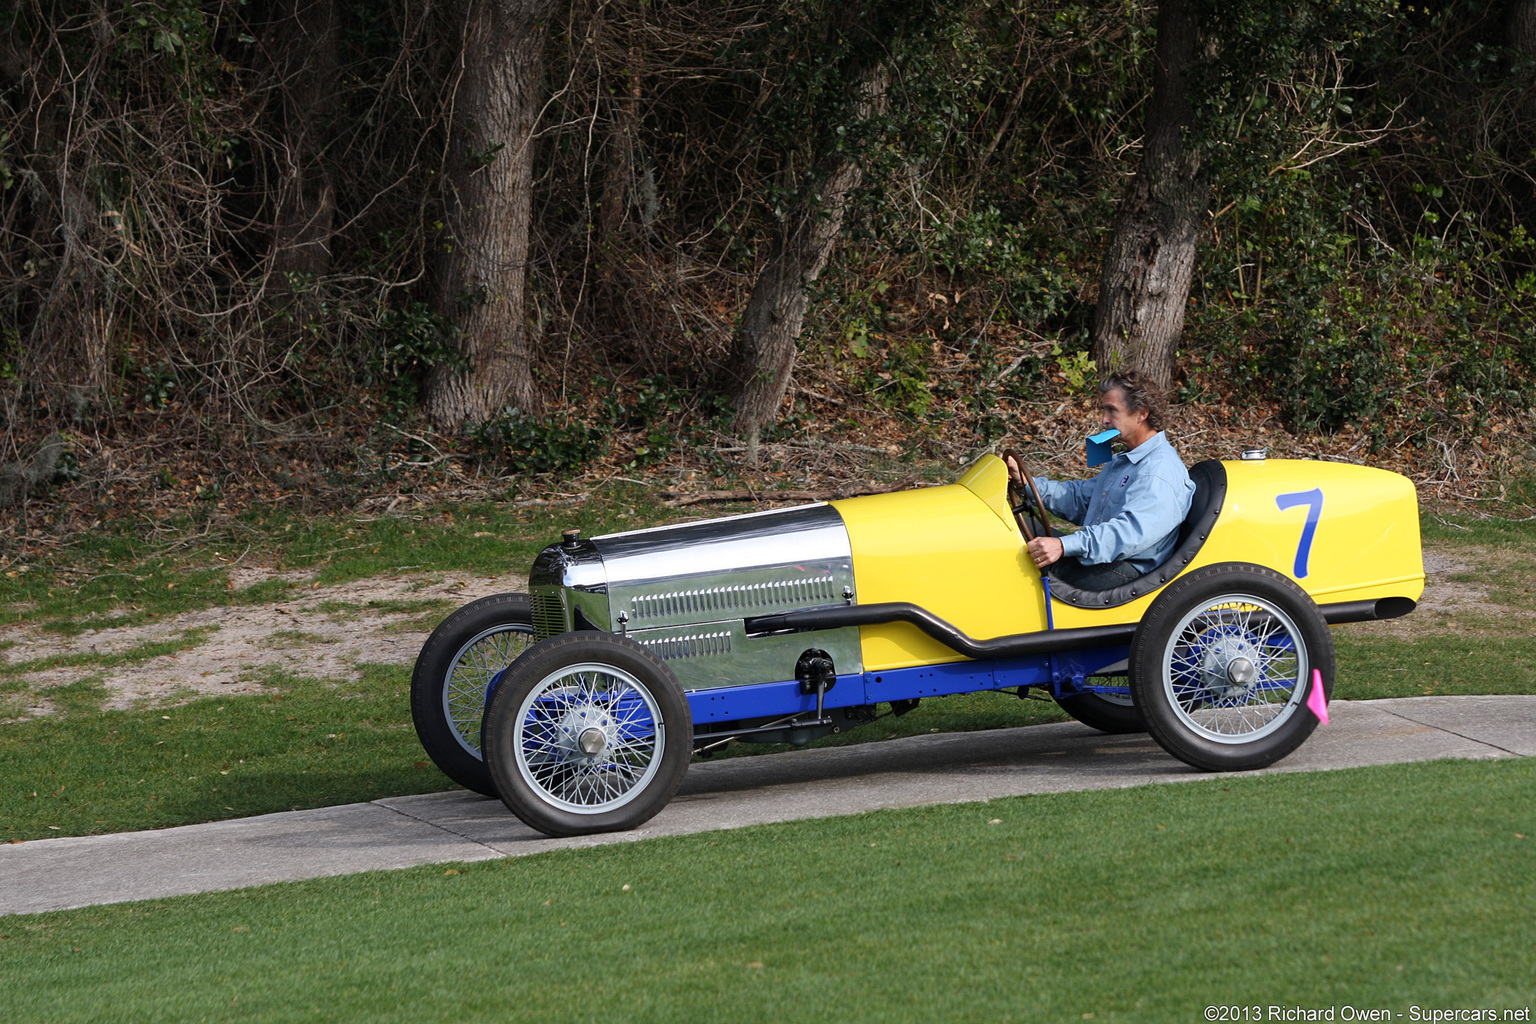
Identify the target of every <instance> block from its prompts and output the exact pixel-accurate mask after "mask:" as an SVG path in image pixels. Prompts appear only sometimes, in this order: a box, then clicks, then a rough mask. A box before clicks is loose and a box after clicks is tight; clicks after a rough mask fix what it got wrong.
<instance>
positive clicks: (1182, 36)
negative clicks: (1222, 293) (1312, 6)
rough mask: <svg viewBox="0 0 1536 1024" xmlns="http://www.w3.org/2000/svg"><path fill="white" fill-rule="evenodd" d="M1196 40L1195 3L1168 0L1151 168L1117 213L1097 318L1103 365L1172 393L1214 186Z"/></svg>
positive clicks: (1162, 20)
mask: <svg viewBox="0 0 1536 1024" xmlns="http://www.w3.org/2000/svg"><path fill="white" fill-rule="evenodd" d="M1196 39H1197V25H1196V21H1195V12H1194V5H1193V3H1192V2H1191V0H1164V2H1163V3H1162V5H1161V6H1160V7H1159V8H1158V12H1157V51H1156V60H1157V66H1156V70H1155V72H1154V74H1153V79H1152V101H1151V104H1150V105H1149V107H1148V109H1147V125H1146V131H1145V133H1144V136H1143V139H1142V151H1141V165H1140V166H1139V167H1138V168H1137V170H1136V176H1135V177H1134V178H1132V179H1131V181H1130V184H1129V185H1127V186H1126V190H1125V195H1124V196H1123V197H1122V199H1121V201H1120V210H1119V212H1118V213H1117V214H1116V216H1115V223H1114V228H1113V229H1112V231H1111V234H1110V239H1109V245H1108V248H1107V250H1106V252H1105V254H1104V271H1103V274H1102V276H1101V277H1100V280H1099V304H1098V308H1097V309H1095V310H1094V315H1093V357H1094V360H1095V361H1096V362H1097V363H1098V366H1099V369H1101V370H1103V371H1105V372H1109V371H1113V370H1139V371H1141V372H1143V373H1147V374H1150V375H1151V376H1152V377H1153V378H1154V379H1155V380H1157V381H1158V383H1159V384H1161V385H1162V386H1163V387H1164V388H1165V389H1166V388H1167V387H1168V386H1169V385H1170V384H1171V383H1172V381H1173V370H1174V352H1175V351H1176V349H1177V348H1178V343H1179V335H1180V334H1181V333H1182V332H1183V330H1184V306H1185V303H1186V302H1187V300H1188V298H1189V285H1190V281H1191V279H1192V277H1193V275H1194V269H1195V243H1196V242H1197V240H1198V239H1199V235H1200V231H1201V229H1202V227H1203V222H1204V219H1205V215H1206V212H1207V209H1206V208H1207V200H1208V197H1209V191H1210V188H1209V183H1208V181H1207V179H1206V175H1205V172H1204V169H1203V167H1202V165H1201V160H1200V155H1199V154H1198V153H1196V152H1192V151H1191V150H1189V149H1188V148H1187V147H1186V145H1185V139H1184V134H1185V132H1186V131H1187V130H1188V129H1189V127H1190V126H1191V122H1192V120H1193V112H1192V111H1191V109H1190V105H1189V84H1188V81H1187V78H1186V75H1187V72H1188V69H1189V65H1190V63H1191V62H1192V61H1193V59H1194V56H1195V46H1196Z"/></svg>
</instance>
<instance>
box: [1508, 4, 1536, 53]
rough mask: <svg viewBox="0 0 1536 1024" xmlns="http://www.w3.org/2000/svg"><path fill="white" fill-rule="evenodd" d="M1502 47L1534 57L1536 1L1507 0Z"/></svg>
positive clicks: (1535, 51) (1535, 47)
mask: <svg viewBox="0 0 1536 1024" xmlns="http://www.w3.org/2000/svg"><path fill="white" fill-rule="evenodd" d="M1504 45H1506V46H1508V47H1509V48H1510V49H1511V50H1516V51H1518V52H1520V53H1523V54H1525V55H1526V56H1527V57H1533V56H1536V0H1509V3H1508V4H1507V5H1506V6H1505V8H1504Z"/></svg>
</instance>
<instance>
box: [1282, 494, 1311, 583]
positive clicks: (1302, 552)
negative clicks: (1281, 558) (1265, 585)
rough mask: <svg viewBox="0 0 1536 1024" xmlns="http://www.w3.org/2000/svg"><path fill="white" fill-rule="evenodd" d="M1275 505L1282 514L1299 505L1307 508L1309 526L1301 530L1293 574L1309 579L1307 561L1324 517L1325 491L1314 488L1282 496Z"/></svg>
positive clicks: (1300, 578)
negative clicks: (1313, 539) (1319, 523)
mask: <svg viewBox="0 0 1536 1024" xmlns="http://www.w3.org/2000/svg"><path fill="white" fill-rule="evenodd" d="M1275 504H1276V505H1278V506H1280V510H1281V511H1282V512H1283V511H1285V510H1286V509H1288V508H1295V507H1296V506H1297V505H1305V506H1307V525H1305V526H1303V527H1302V528H1301V543H1299V544H1297V545H1296V571H1295V572H1293V573H1292V574H1291V575H1293V576H1295V577H1296V578H1297V579H1299V580H1304V579H1306V578H1307V559H1309V558H1310V557H1311V556H1312V538H1313V537H1315V536H1317V521H1318V520H1319V519H1321V518H1322V515H1323V489H1322V488H1321V487H1314V488H1312V489H1311V490H1310V491H1297V492H1296V493H1295V494H1281V495H1279V496H1277V497H1276V498H1275Z"/></svg>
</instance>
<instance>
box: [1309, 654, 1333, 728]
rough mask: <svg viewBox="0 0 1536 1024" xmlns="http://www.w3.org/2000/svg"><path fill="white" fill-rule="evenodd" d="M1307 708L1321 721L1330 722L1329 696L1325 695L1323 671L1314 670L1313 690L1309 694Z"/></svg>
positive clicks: (1323, 722)
mask: <svg viewBox="0 0 1536 1024" xmlns="http://www.w3.org/2000/svg"><path fill="white" fill-rule="evenodd" d="M1307 708H1308V710H1310V711H1311V712H1312V713H1313V714H1314V715H1316V716H1317V720H1318V722H1319V723H1321V724H1323V725H1327V724H1328V698H1327V697H1326V696H1324V695H1323V671H1322V669H1317V668H1315V669H1313V670H1312V692H1311V693H1310V694H1308V695H1307Z"/></svg>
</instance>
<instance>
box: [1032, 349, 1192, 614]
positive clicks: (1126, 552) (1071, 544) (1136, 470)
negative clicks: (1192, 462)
mask: <svg viewBox="0 0 1536 1024" xmlns="http://www.w3.org/2000/svg"><path fill="white" fill-rule="evenodd" d="M1099 391H1100V392H1102V395H1103V398H1102V401H1101V403H1100V407H1101V408H1102V409H1103V412H1104V426H1105V428H1106V429H1116V430H1119V431H1120V438H1119V440H1120V442H1121V443H1123V444H1124V445H1125V451H1123V452H1122V453H1120V454H1118V455H1116V456H1115V457H1114V458H1112V459H1110V460H1109V462H1108V463H1107V464H1106V465H1105V466H1104V468H1103V469H1101V470H1100V471H1099V475H1098V476H1096V477H1094V478H1093V479H1092V480H1071V481H1057V480H1049V479H1047V478H1045V477H1035V486H1037V487H1039V488H1040V496H1041V497H1042V498H1043V499H1045V506H1046V508H1048V509H1049V510H1050V511H1051V512H1052V513H1054V514H1055V515H1058V516H1060V517H1061V518H1063V519H1065V520H1067V521H1069V522H1072V523H1076V524H1078V525H1080V526H1081V527H1082V529H1081V530H1079V531H1078V532H1076V533H1070V534H1067V535H1066V536H1065V537H1036V538H1035V539H1034V540H1032V541H1030V542H1029V544H1028V547H1027V550H1028V551H1029V555H1030V557H1031V558H1033V559H1034V560H1035V565H1037V566H1039V567H1040V568H1041V570H1044V569H1045V568H1046V567H1047V566H1052V565H1054V566H1056V568H1055V569H1054V570H1052V572H1051V575H1052V576H1053V577H1055V578H1056V579H1059V580H1061V581H1062V582H1063V583H1067V584H1070V585H1071V586H1074V587H1080V588H1082V589H1084V590H1109V589H1111V588H1113V587H1118V586H1120V585H1121V584H1124V583H1129V582H1130V581H1131V580H1134V579H1135V578H1136V577H1138V576H1141V575H1142V574H1144V573H1147V572H1151V571H1152V570H1153V569H1155V568H1157V567H1158V566H1159V565H1161V564H1162V563H1163V562H1164V561H1166V560H1167V558H1168V556H1169V555H1171V554H1172V553H1173V548H1174V543H1175V541H1176V540H1177V538H1178V531H1179V525H1180V524H1181V523H1183V522H1184V517H1185V516H1186V515H1188V514H1189V503H1190V500H1191V499H1192V498H1193V497H1194V493H1195V485H1194V483H1193V482H1192V481H1191V480H1190V479H1189V471H1188V470H1186V469H1185V468H1184V463H1183V461H1182V460H1180V458H1179V455H1178V452H1176V451H1174V450H1173V446H1172V445H1170V444H1169V443H1168V438H1167V437H1166V436H1165V435H1164V434H1163V421H1164V419H1165V418H1166V416H1167V403H1166V401H1165V400H1164V398H1163V393H1162V391H1161V389H1159V388H1158V386H1157V384H1156V383H1154V382H1153V381H1152V380H1151V379H1150V378H1149V377H1147V376H1146V375H1145V374H1141V373H1137V372H1136V371H1134V370H1129V371H1126V372H1123V373H1115V374H1111V375H1110V376H1109V377H1107V378H1105V380H1104V382H1103V383H1101V384H1100V385H1099ZM1008 475H1009V476H1010V477H1011V478H1012V479H1013V480H1015V481H1017V482H1020V483H1022V479H1021V476H1020V472H1019V467H1018V464H1017V463H1016V462H1015V461H1014V460H1013V459H1009V460H1008Z"/></svg>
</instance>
